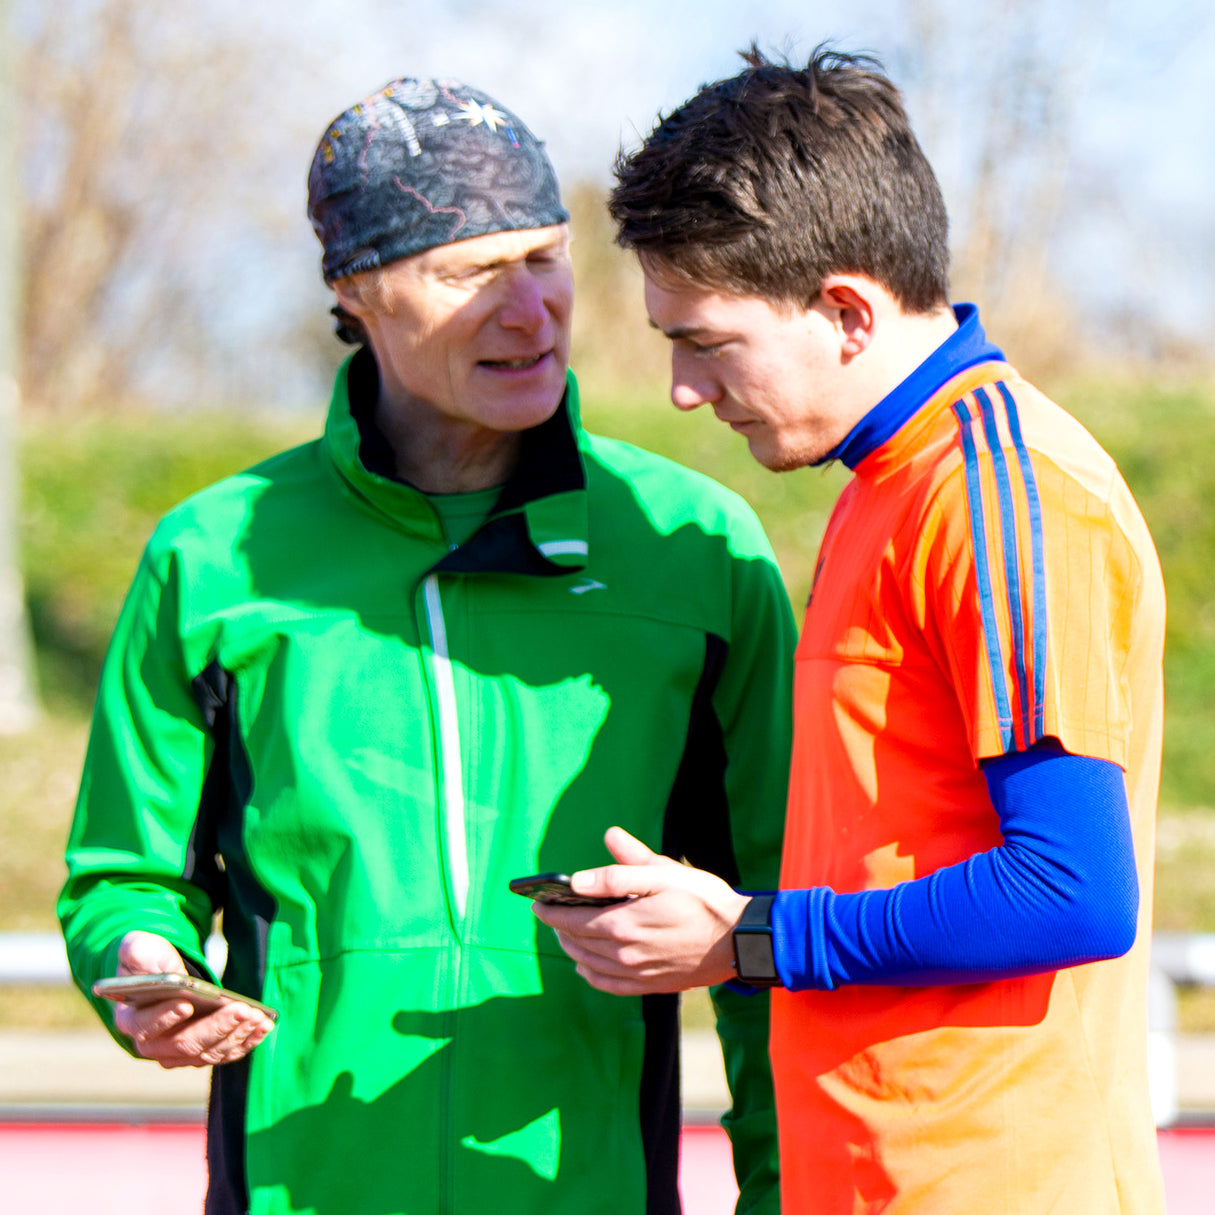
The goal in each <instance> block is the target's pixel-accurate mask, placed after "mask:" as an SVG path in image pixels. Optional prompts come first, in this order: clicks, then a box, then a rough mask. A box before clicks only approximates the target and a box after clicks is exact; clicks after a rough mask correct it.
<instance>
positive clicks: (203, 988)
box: [93, 973, 278, 1020]
mask: <svg viewBox="0 0 1215 1215" xmlns="http://www.w3.org/2000/svg"><path fill="white" fill-rule="evenodd" d="M93 995H95V996H104V997H105V999H107V1000H114V1001H116V1002H117V1003H120V1004H130V1005H133V1006H134V1007H136V1008H146V1007H147V1006H148V1005H149V1004H159V1003H160V1002H161V1001H163V1000H185V1001H187V1002H188V1003H190V1004H192V1005H193V1006H194V1009H195V1011H196V1012H211V1011H212V1010H214V1009H216V1008H219V1007H220V1006H221V1005H224V1004H229V1003H231V1002H233V1001H237V1002H239V1003H241V1004H248V1005H249V1007H250V1008H256V1009H258V1010H259V1011H261V1012H264V1013H265V1014H266V1016H268V1017H269V1018H270V1019H271V1020H274V1019H275V1018H276V1017H277V1016H278V1012H277V1011H276V1010H275V1009H273V1008H270V1007H269V1006H268V1005H266V1004H263V1003H261V1001H260V1000H254V999H252V998H251V997H250V996H242V995H241V994H240V993H239V992H236V991H229V990H228V989H227V988H226V987H217V986H216V985H215V984H214V983H208V982H207V981H206V980H205V979H196V978H195V977H194V976H193V975H184V974H178V973H172V974H149V975H117V976H115V977H113V978H109V979H98V980H97V982H96V983H94V984H93Z"/></svg>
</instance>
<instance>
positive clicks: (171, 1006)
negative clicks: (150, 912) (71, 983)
mask: <svg viewBox="0 0 1215 1215" xmlns="http://www.w3.org/2000/svg"><path fill="white" fill-rule="evenodd" d="M118 973H119V974H120V975H154V974H185V973H186V967H185V963H183V962H182V960H181V954H179V953H178V952H177V950H176V949H174V948H173V946H172V945H170V944H169V942H168V941H166V940H165V938H164V937H159V936H156V935H154V934H153V933H150V932H128V933H127V935H126V936H125V937H123V938H122V940H121V942H119V945H118ZM114 1025H115V1027H116V1028H117V1030H118V1032H119V1033H122V1034H126V1036H127V1037H128V1038H130V1039H131V1040H132V1041H133V1042H134V1043H135V1049H136V1050H137V1051H138V1052H139V1053H140V1054H141V1055H143V1057H144V1058H145V1059H154V1060H156V1062H157V1063H159V1064H160V1066H161V1067H211V1066H213V1065H214V1064H217V1063H232V1062H234V1061H235V1060H237V1059H241V1058H244V1056H245V1055H247V1054H248V1053H249V1052H250V1051H251V1050H252V1049H253V1048H254V1047H255V1046H256V1045H257V1044H258V1043H259V1042H261V1040H262V1039H263V1038H265V1036H266V1035H267V1034H268V1033H269V1032H270V1031H271V1029H273V1028H274V1022H273V1021H272V1020H271V1019H270V1018H269V1017H268V1016H267V1015H266V1014H265V1013H264V1012H262V1011H261V1010H260V1009H257V1008H252V1007H251V1006H250V1005H248V1004H241V1003H238V1002H236V1001H233V1002H232V1003H230V1004H225V1005H223V1007H221V1008H217V1009H215V1010H214V1011H213V1012H207V1013H196V1012H195V1009H194V1006H193V1005H192V1004H190V1003H189V1002H188V1001H186V1000H182V999H180V998H178V997H176V996H174V997H170V998H169V999H167V1000H162V1001H160V1003H158V1004H149V1005H147V1006H146V1007H145V1008H135V1007H133V1006H131V1005H127V1004H119V1005H117V1006H116V1007H115V1010H114Z"/></svg>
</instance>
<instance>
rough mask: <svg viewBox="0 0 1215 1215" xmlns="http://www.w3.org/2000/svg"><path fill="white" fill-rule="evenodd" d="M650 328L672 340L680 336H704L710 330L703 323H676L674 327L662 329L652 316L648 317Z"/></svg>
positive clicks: (676, 339)
mask: <svg viewBox="0 0 1215 1215" xmlns="http://www.w3.org/2000/svg"><path fill="white" fill-rule="evenodd" d="M650 328H651V329H657V330H658V332H659V333H661V334H664V335H665V336H666V337H669V338H670V339H671V341H673V342H674V341H678V340H679V339H680V338H694V337H704V335H705V334H707V333H710V332H712V331H711V330H709V329H706V328H705V327H704V326H703V325H677V326H676V327H675V328H674V329H664V328H663V327H662V326H661V325H660V324H659V323H658V322H657V321H656V320H654V318H653V317H650Z"/></svg>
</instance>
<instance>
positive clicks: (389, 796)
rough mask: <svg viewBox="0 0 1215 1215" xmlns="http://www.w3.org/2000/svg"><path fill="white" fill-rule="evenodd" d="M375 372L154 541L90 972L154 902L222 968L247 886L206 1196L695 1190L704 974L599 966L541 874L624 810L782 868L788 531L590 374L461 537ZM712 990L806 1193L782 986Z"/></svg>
mask: <svg viewBox="0 0 1215 1215" xmlns="http://www.w3.org/2000/svg"><path fill="white" fill-rule="evenodd" d="M348 384H349V396H348ZM375 384H376V381H375V366H374V362H372V361H371V360H370V357H369V356H367V355H366V354H356V355H355V356H354V357H353V359H352V360H351V362H348V363H347V365H346V366H345V367H344V368H343V369H342V371H341V372H340V373H339V375H338V381H337V386H336V389H335V393H334V398H333V403H332V406H331V410H330V415H329V419H328V423H327V425H326V429H325V434H324V437H323V439H321V440H319V441H317V442H313V443H310V444H307V445H305V446H302V447H299V448H296V449H294V450H292V451H288V452H285V453H283V454H282V455H280V456H277V457H275V458H273V459H270V460H268V461H266V462H265V463H263V464H260V465H258V466H257V467H255V468H253V469H251V470H249V471H248V472H245V473H242V474H240V475H238V476H235V477H231V478H229V479H227V480H225V481H223V482H221V483H219V484H218V485H215V486H212V487H211V488H209V489H207V490H204V491H203V492H201V493H199V494H197V495H196V496H194V497H193V498H191V499H189V500H188V501H186V502H185V503H183V504H182V505H181V506H179V507H178V508H177V509H175V510H174V511H173V512H171V513H170V514H169V515H168V516H167V517H166V518H165V519H164V520H163V521H162V523H161V524H160V526H159V527H158V528H157V530H156V532H155V534H154V535H153V537H152V539H151V541H150V543H149V545H148V548H147V551H146V553H145V555H144V558H143V561H142V563H141V565H140V568H139V571H138V573H137V575H136V578H135V581H134V585H133V587H132V589H131V592H130V595H129V597H128V600H127V602H126V605H125V607H124V609H123V611H122V614H121V617H120V619H119V622H118V625H117V628H116V631H115V635H114V639H113V642H112V644H111V649H110V653H109V655H108V658H107V660H106V665H105V669H104V672H103V675H102V681H101V687H100V691H99V695H98V701H97V708H96V714H95V719H94V724H93V731H92V735H91V739H90V743H89V750H88V755H87V758H86V763H85V771H84V777H83V781H82V787H81V793H80V800H79V804H78V808H77V813H76V820H75V824H74V827H73V830H72V835H71V841H70V844H69V850H68V866H69V878H68V882H67V885H66V886H65V888H64V891H63V894H62V896H61V900H60V914H61V918H62V921H63V925H64V932H65V935H66V938H67V942H68V951H69V954H70V957H71V961H72V968H73V972H74V974H75V977H76V980H77V982H78V983H79V985H80V986H81V988H82V989H83V990H84V991H85V992H86V993H87V992H88V989H89V987H90V985H91V983H92V981H93V980H94V979H95V978H97V977H99V976H102V975H105V974H112V973H114V971H115V969H116V961H115V957H116V947H117V942H118V940H119V939H120V938H121V937H122V936H123V934H124V933H126V932H127V931H129V930H131V929H135V928H140V929H144V930H147V931H150V932H155V933H159V934H161V935H163V936H165V937H167V938H168V939H169V940H170V941H172V942H173V943H174V944H175V945H176V946H177V947H178V949H180V950H181V952H182V954H183V955H184V956H185V957H186V958H187V959H188V960H189V962H190V964H192V965H193V966H194V967H195V968H197V969H198V970H199V971H200V972H201V973H207V971H206V963H205V960H204V958H203V953H202V943H203V941H204V939H205V938H206V936H207V934H208V932H209V931H210V929H211V927H212V922H213V915H214V913H215V912H217V911H218V912H220V913H221V914H222V925H223V932H224V936H225V937H226V939H227V942H228V947H229V951H228V964H227V968H226V970H225V974H224V981H225V982H226V983H227V985H228V986H230V987H234V988H236V989H237V990H239V991H242V992H244V993H246V994H249V995H254V996H257V997H259V998H260V999H262V1000H264V1001H266V1002H267V1003H269V1004H271V1005H272V1006H274V1007H276V1008H277V1009H278V1010H279V1013H280V1016H279V1021H278V1024H277V1026H276V1028H275V1030H274V1032H273V1033H272V1034H271V1035H270V1037H269V1038H268V1039H267V1040H266V1041H265V1042H264V1043H263V1044H262V1045H261V1046H259V1047H257V1048H256V1050H254V1051H253V1053H252V1054H251V1055H250V1056H249V1058H248V1059H246V1060H244V1061H242V1062H241V1063H237V1064H230V1065H227V1066H224V1067H219V1068H216V1069H215V1071H214V1074H213V1083H212V1096H211V1102H210V1114H209V1132H208V1152H209V1158H210V1169H211V1191H210V1195H209V1200H208V1207H207V1210H208V1212H212V1213H219V1212H224V1213H227V1212H237V1211H246V1210H250V1211H252V1212H254V1213H256V1215H269V1213H271V1212H273V1213H276V1215H277V1213H280V1212H294V1211H313V1210H315V1211H316V1212H319V1213H320V1215H393V1213H396V1212H401V1213H405V1212H408V1213H409V1215H430V1213H432V1212H434V1213H437V1212H452V1213H455V1215H468V1213H475V1212H484V1211H495V1212H499V1213H505V1215H511V1213H514V1212H518V1213H519V1215H522V1213H523V1212H528V1213H531V1212H535V1211H543V1210H555V1209H559V1210H562V1211H576V1212H578V1213H579V1215H593V1213H595V1212H604V1213H605V1215H606V1213H608V1212H611V1215H622V1213H626V1215H627V1213H634V1215H642V1213H643V1212H650V1213H651V1215H652V1213H655V1212H675V1211H678V1209H679V1207H678V1197H677V1192H676V1166H677V1154H676V1152H677V1142H678V1134H679V1109H678V1061H677V1041H678V1037H677V1035H678V1019H677V1017H678V1014H677V1002H676V999H675V998H674V997H646V998H619V997H614V996H609V995H605V994H603V993H601V992H598V991H596V990H594V989H593V988H591V987H590V986H588V985H587V984H586V983H585V982H584V981H583V980H582V979H580V978H579V977H578V976H577V974H576V973H575V971H574V967H573V964H572V963H571V962H570V961H569V959H568V958H567V957H566V956H565V954H564V953H563V952H562V951H561V949H560V947H559V945H558V944H557V941H556V939H555V937H554V935H553V934H552V933H551V932H550V931H549V930H548V929H546V928H544V927H543V926H542V925H540V924H539V923H538V922H537V921H536V920H535V918H534V917H533V915H532V913H531V910H530V904H529V902H528V901H527V900H526V899H523V898H520V897H519V896H517V895H515V894H512V893H511V892H510V891H509V889H508V886H507V883H508V881H509V880H510V879H511V878H513V877H516V876H520V875H523V874H526V873H532V872H537V871H545V870H564V871H570V870H573V869H577V868H581V867H585V866H591V865H596V864H602V863H605V862H606V861H607V860H609V859H610V858H609V857H608V855H607V852H606V850H605V848H604V846H603V843H602V836H603V832H604V830H605V829H606V828H607V827H608V826H610V825H611V824H613V823H616V824H620V825H621V826H623V827H625V828H626V829H627V830H629V831H631V832H632V833H634V834H635V835H637V836H639V837H640V838H641V839H643V840H645V841H646V842H647V843H649V844H650V845H651V846H652V847H655V848H659V847H661V848H663V849H664V850H665V851H667V852H668V853H669V854H671V855H674V856H686V857H687V858H688V859H689V860H691V861H693V862H695V863H696V864H699V865H702V866H705V867H708V868H711V869H714V870H716V871H717V872H718V873H720V874H722V876H724V877H725V878H726V879H727V880H729V881H731V882H733V883H735V884H736V885H738V886H740V887H742V888H744V889H771V888H774V887H775V886H776V881H777V870H778V852H779V844H780V838H781V827H782V821H783V814H784V801H785V788H786V775H787V767H788V755H789V745H790V744H789V731H790V724H789V718H790V701H791V694H790V688H789V678H790V668H791V658H792V649H793V644H794V625H793V619H792V613H791V610H790V606H789V603H788V599H787V597H786V594H785V591H784V588H783V585H782V583H781V581H780V578H779V575H778V573H777V570H776V567H775V564H774V562H773V559H772V555H771V552H770V549H769V546H768V543H767V541H766V539H765V537H764V535H763V533H762V530H761V528H760V526H759V523H758V521H757V520H756V519H755V517H754V515H753V514H752V512H751V511H750V509H749V508H748V507H747V506H746V505H745V504H744V503H743V502H742V501H741V500H740V499H739V498H737V497H736V496H735V495H734V494H732V493H730V492H729V491H727V490H724V489H723V488H722V487H720V486H718V485H716V484H715V483H713V482H711V481H709V480H707V479H706V478H704V477H702V476H699V475H698V474H695V473H692V472H689V471H687V470H685V469H682V468H680V467H678V466H677V465H675V464H672V463H670V462H669V461H666V460H663V459H660V458H659V457H656V456H653V455H650V454H648V453H646V452H643V451H640V450H638V449H636V448H633V447H631V446H628V445H627V444H624V443H619V442H615V441H611V440H606V439H602V438H598V437H595V436H591V435H587V434H585V433H584V432H582V431H581V429H580V427H579V425H578V422H577V416H578V408H577V387H576V385H575V383H574V380H573V377H572V376H571V377H570V381H569V388H568V391H567V394H566V401H565V404H564V405H563V407H562V409H561V410H559V411H558V413H557V414H556V415H555V416H554V418H553V419H552V420H550V421H549V422H547V423H545V424H544V425H542V426H540V427H538V428H536V430H534V431H530V432H528V433H527V435H526V441H525V446H524V450H523V455H522V457H521V461H520V465H519V468H518V470H517V472H516V474H515V475H514V476H513V477H512V479H511V480H510V481H509V482H508V483H507V485H506V486H504V488H503V490H502V493H501V495H500V497H499V499H498V501H497V505H496V507H495V508H494V510H493V511H492V513H491V515H490V518H489V519H488V520H487V521H486V522H485V523H484V524H483V525H482V527H481V528H480V530H479V531H478V532H477V533H476V534H475V535H474V536H473V537H472V538H471V539H470V540H469V541H468V542H467V543H466V544H464V545H463V546H461V547H459V548H455V549H451V550H450V551H449V547H448V545H447V544H446V543H445V542H444V539H443V535H442V532H441V529H440V525H439V521H438V518H437V516H436V514H435V511H434V509H433V508H432V506H431V505H430V503H429V501H428V500H427V499H426V498H425V497H424V496H422V495H420V494H419V493H417V492H416V491H414V490H412V489H410V488H409V487H407V486H406V485H403V484H401V483H399V482H396V481H394V480H392V479H390V478H389V477H387V476H383V475H379V474H377V473H375V472H372V471H369V467H368V466H369V465H370V466H371V467H373V468H374V467H378V466H380V462H381V461H382V460H383V455H384V453H383V452H382V451H381V450H379V449H378V445H379V443H380V442H381V441H379V440H378V439H377V436H376V434H375V432H374V427H371V426H368V425H366V424H364V426H363V431H364V434H363V436H362V437H360V430H359V426H358V424H357V423H356V420H355V418H354V417H353V416H352V407H351V403H350V402H351V400H353V402H354V406H353V412H354V413H355V414H359V413H360V412H361V411H362V410H363V409H365V407H366V403H367V402H368V401H369V400H372V399H374V394H375ZM715 1000H716V1005H717V1010H718V1017H719V1030H720V1033H721V1037H722V1040H723V1043H724V1046H725V1050H726V1055H727V1071H728V1074H729V1075H730V1076H731V1078H732V1080H733V1083H734V1108H733V1111H732V1113H731V1114H730V1115H728V1117H727V1125H728V1127H729V1128H730V1130H731V1132H732V1134H733V1137H734V1144H735V1151H736V1161H737V1163H736V1168H737V1171H738V1174H739V1179H740V1183H741V1186H742V1193H743V1196H742V1200H741V1203H740V1208H739V1209H740V1210H745V1211H750V1210H755V1211H775V1210H777V1209H778V1206H777V1204H778V1198H777V1192H776V1140H775V1126H774V1114H773V1108H772V1094H771V1079H770V1075H769V1073H768V1063H767V997H766V995H758V996H755V997H752V998H748V997H746V996H742V995H738V994H736V993H734V992H732V991H728V990H721V991H719V992H717V993H715ZM95 1003H97V1004H98V1009H99V1012H100V1013H101V1015H102V1016H103V1018H106V1019H107V1021H109V1014H110V1008H109V1006H108V1005H106V1004H105V1002H95ZM120 1041H122V1042H123V1043H124V1045H127V1046H128V1048H129V1043H128V1042H127V1041H126V1040H125V1039H121V1038H120Z"/></svg>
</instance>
